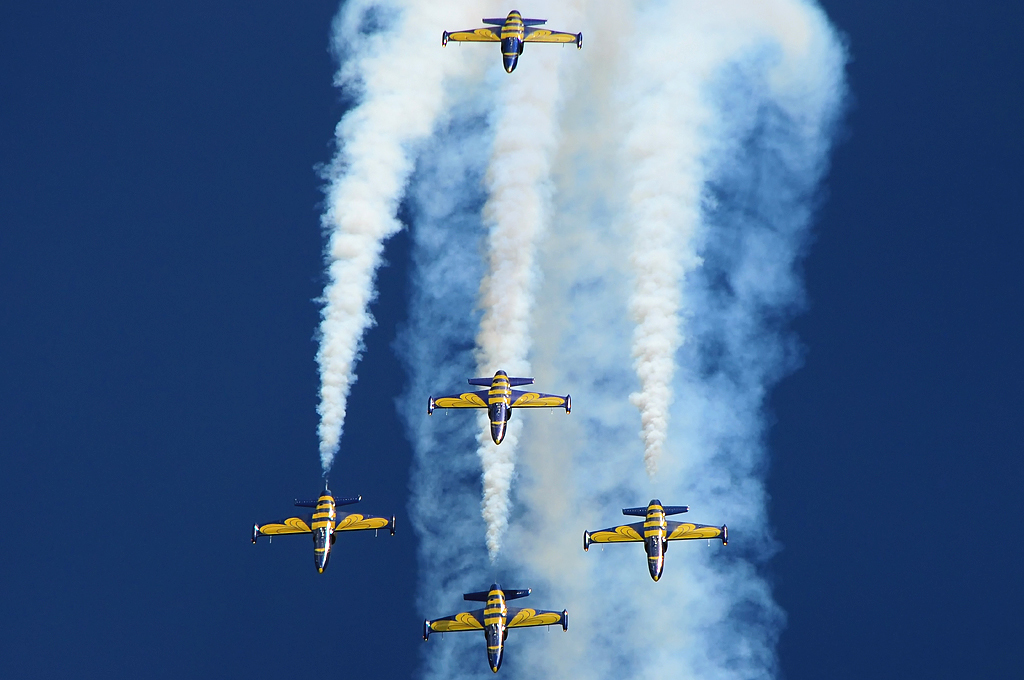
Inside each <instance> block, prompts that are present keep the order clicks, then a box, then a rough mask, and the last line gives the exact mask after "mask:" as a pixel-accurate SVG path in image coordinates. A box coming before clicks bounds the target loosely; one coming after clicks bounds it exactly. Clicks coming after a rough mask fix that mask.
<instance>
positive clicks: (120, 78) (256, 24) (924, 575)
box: [0, 1, 1024, 680]
mask: <svg viewBox="0 0 1024 680" xmlns="http://www.w3.org/2000/svg"><path fill="white" fill-rule="evenodd" d="M1003 4H1004V5H1005V6H1003V7H997V6H996V3H991V4H990V5H989V6H979V5H976V4H973V3H959V4H953V3H947V4H944V5H935V4H926V3H903V4H902V6H901V7H896V6H894V5H893V4H892V3H886V2H878V1H875V2H860V3H850V2H845V3H841V2H827V3H825V6H826V9H827V11H828V12H829V14H830V16H831V17H832V19H833V21H834V22H835V23H836V24H837V25H838V26H839V28H840V29H841V30H842V31H843V32H844V33H845V34H846V35H847V36H848V38H849V41H850V45H851V51H852V55H853V60H852V62H851V64H850V67H849V76H850V85H851V89H852V93H853V96H852V100H851V105H850V109H849V111H848V115H847V117H846V123H845V128H844V129H845V132H844V139H843V141H842V143H841V145H840V146H839V147H838V150H837V152H836V154H835V156H834V163H833V169H832V172H831V174H830V176H829V178H828V181H827V196H826V197H825V202H824V204H823V207H822V210H821V213H820V219H819V221H818V224H817V226H816V228H815V233H816V235H817V238H816V242H815V243H814V245H813V247H812V249H811V250H810V254H809V257H808V259H807V261H806V273H807V285H808V290H809V300H810V307H809V310H808V312H807V313H806V314H805V315H804V316H802V317H801V318H800V319H799V320H798V321H797V322H796V324H795V327H796V330H797V332H798V333H799V335H800V337H801V339H802V341H803V343H804V344H805V346H806V363H805V366H804V367H803V369H802V370H800V371H799V372H798V373H796V374H795V375H793V376H792V377H790V378H789V379H787V380H786V381H785V382H784V383H783V384H782V385H781V386H780V387H779V388H778V389H777V390H776V392H775V393H774V395H773V397H772V399H771V406H772V410H773V414H774V418H775V425H774V427H773V429H772V432H771V437H770V444H771V448H772V450H773V455H772V465H771V469H770V478H769V488H770V492H771V495H772V507H771V512H772V520H773V522H774V525H775V526H776V528H777V535H778V537H779V539H780V541H781V543H782V546H783V548H782V551H781V552H780V553H779V555H778V557H777V558H776V559H775V560H774V563H773V567H772V574H773V578H774V580H775V583H776V593H777V596H778V598H779V600H780V602H781V603H782V605H783V607H784V608H785V609H786V610H787V612H788V617H789V623H788V628H787V630H786V632H785V633H784V635H783V638H782V641H781V645H780V654H781V663H782V672H783V675H784V676H785V677H786V678H787V679H789V680H803V679H808V680H810V679H817V678H820V677H829V678H858V679H860V678H864V677H871V678H888V677H891V678H903V677H908V676H910V677H929V678H960V677H964V676H970V677H976V676H981V675H994V676H1011V675H1014V674H1015V673H1016V672H1019V661H1018V659H1017V657H1016V642H1017V640H1018V639H1019V638H1020V636H1021V634H1022V633H1024V630H1022V626H1021V624H1020V623H1019V616H1018V614H1017V612H1018V611H1019V610H1020V609H1021V607H1022V605H1024V602H1022V599H1024V598H1022V587H1021V586H1020V584H1019V579H1018V575H1019V572H1020V571H1021V566H1022V564H1024V559H1022V558H1024V551H1022V548H1021V542H1020V539H1021V535H1020V534H1021V532H1020V530H1019V529H1018V528H1017V526H1016V525H1017V523H1018V522H1019V518H1020V516H1021V511H1020V509H1019V505H1018V503H1016V502H1015V501H1016V500H1017V497H1018V496H1019V494H1018V493H1017V490H1018V489H1019V488H1020V487H1021V485H1022V482H1024V464H1022V462H1021V453H1022V449H1024V446H1022V444H1024V441H1022V440H1024V435H1022V428H1021V416H1020V411H1021V407H1022V406H1024V393H1022V392H1024V388H1022V386H1021V377H1022V363H1024V362H1022V359H1021V357H1020V348H1021V347H1022V346H1024V299H1022V297H1024V286H1022V285H1021V273H1020V269H1021V263H1022V252H1024V247H1022V246H1024V236H1022V233H1021V217H1020V216H1021V215H1022V214H1024V198H1022V195H1024V169H1022V167H1024V165H1022V161H1024V149H1022V144H1024V124H1022V122H1021V121H1024V85H1022V83H1024V80H1022V78H1021V72H1022V66H1024V59H1022V48H1021V41H1020V36H1021V35H1024V9H1022V8H1021V7H1019V6H1016V5H1013V4H1012V3H1003ZM335 10H336V5H334V4H333V3H327V2H303V3H284V2H248V3H232V4H228V3H225V4H223V5H213V4H210V3H181V2H178V3H146V4H141V5H140V4H132V3H124V6H123V7H120V8H114V7H111V6H109V5H102V4H98V3H92V4H86V5H82V4H71V3H66V4H61V3H18V4H12V5H11V6H9V7H5V9H4V13H3V17H2V18H0V86H2V95H0V357H2V359H3V361H2V363H0V371H2V374H0V507H2V509H3V511H4V516H5V517H6V518H7V524H8V525H7V529H6V530H5V531H4V532H3V537H2V539H0V541H2V542H0V545H2V546H3V547H2V549H0V582H2V583H3V584H5V585H4V587H3V590H2V592H3V597H2V599H0V621H2V622H3V630H4V635H3V636H0V675H3V676H4V677H11V678H34V677H38V678H50V677H56V676H58V675H64V676H68V677H81V678H90V677H126V678H127V677H139V676H142V675H144V676H146V677H153V678H161V677H167V678H171V677H174V678H177V677H181V676H183V675H188V676H192V677H210V676H214V675H216V676H217V677H219V678H233V677H239V678H241V677H283V676H285V674H288V675H296V674H300V673H301V674H303V675H312V674H313V673H315V672H316V671H317V670H318V663H322V664H324V667H323V670H325V671H327V677H336V676H338V675H341V674H354V673H359V672H362V673H365V674H372V675H373V676H375V677H407V676H409V675H410V673H411V672H412V670H413V669H414V667H415V664H416V659H417V655H418V653H419V650H420V647H421V645H422V644H423V643H422V642H421V641H420V638H419V633H420V627H419V618H418V617H417V615H416V613H415V611H414V609H413V606H412V597H413V593H414V586H415V578H416V576H415V568H414V558H415V539H414V536H413V535H412V533H411V532H410V531H408V522H404V524H403V520H404V519H405V517H404V516H405V502H406V489H407V484H408V479H407V476H408V464H409V460H410V453H409V449H408V446H407V444H406V442H405V440H404V438H403V436H402V433H401V428H400V426H399V423H398V420H397V418H396V417H395V414H394V408H393V398H394V396H395V395H397V394H399V393H400V392H401V390H402V386H403V377H402V374H401V371H400V368H399V366H398V363H397V361H396V359H395V357H394V355H393V353H392V351H391V347H390V345H391V341H392V339H393V337H394V332H395V326H396V324H398V323H401V321H402V319H403V317H404V313H405V312H404V300H405V287H406V285H407V281H406V277H407V271H406V265H407V262H406V260H407V248H406V238H405V236H404V235H401V236H399V237H397V238H396V239H394V240H393V241H392V242H391V243H390V244H389V246H388V259H389V261H390V262H391V265H390V266H389V267H388V268H386V269H384V270H382V272H381V277H380V281H381V294H380V299H379V300H378V302H377V303H376V304H375V307H374V311H375V313H376V315H377V317H378V320H379V322H380V324H379V326H378V327H376V328H375V329H373V330H372V331H371V333H370V335H369V336H368V339H367V344H368V348H369V350H368V352H367V355H366V357H365V359H364V360H363V362H362V364H361V365H360V369H359V376H360V378H359V382H358V384H357V386H356V388H355V390H356V395H357V396H361V397H363V398H361V399H360V398H357V399H354V400H353V408H352V411H350V415H349V421H348V423H349V425H348V429H347V432H346V435H345V439H344V448H343V451H342V455H341V456H340V460H342V461H344V463H343V464H344V473H343V474H342V473H341V470H340V469H338V470H337V471H336V472H335V474H334V475H333V477H332V480H333V486H334V488H335V490H336V491H338V492H341V493H362V494H363V496H364V498H365V500H364V502H363V505H362V507H363V508H364V509H365V510H366V511H368V512H374V513H379V514H385V513H390V512H395V513H397V514H398V516H399V534H398V536H396V537H395V538H393V539H392V538H389V537H381V538H378V539H374V538H373V537H372V536H364V535H357V536H351V537H345V538H346V539H347V540H345V541H344V543H339V544H338V547H339V548H340V550H339V551H338V552H337V553H336V555H335V557H334V558H333V561H332V562H331V566H330V569H329V570H328V572H327V574H325V575H324V576H320V575H318V574H316V572H315V570H314V569H313V567H312V555H311V550H309V547H308V545H307V544H306V543H305V541H301V540H300V541H298V544H295V543H289V542H286V541H284V540H280V541H278V542H275V543H274V544H273V545H266V544H262V543H261V545H259V546H257V547H253V546H252V545H251V544H250V543H249V540H248V533H249V528H250V527H251V524H252V522H253V521H255V520H265V519H270V518H275V517H278V516H281V515H283V514H284V513H285V512H287V511H288V510H289V504H290V501H291V499H292V498H294V497H295V496H307V495H311V494H314V493H315V492H316V490H317V485H318V484H319V462H318V459H317V454H316V432H315V428H316V422H317V417H316V413H315V405H316V389H317V374H316V365H315V363H314V361H313V355H314V352H315V349H316V346H315V343H314V342H313V331H314V328H315V326H316V323H317V319H318V317H317V309H316V306H315V305H314V304H313V302H312V299H313V298H315V297H316V296H317V295H318V294H319V292H320V290H321V287H322V281H321V257H320V250H321V245H322V242H321V236H320V232H319V207H318V204H319V202H320V200H321V194H320V192H319V184H320V181H319V179H318V178H317V176H316V174H315V172H314V170H313V167H314V165H315V164H316V163H320V162H324V161H327V160H328V159H329V158H330V156H331V152H332V148H331V139H332V135H333V128H334V125H335V123H336V122H337V120H338V118H339V116H340V115H341V113H342V110H343V108H342V105H341V103H340V100H339V95H338V93H337V92H336V91H335V90H333V89H332V86H331V82H332V75H333V71H334V64H333V63H332V60H331V57H330V55H329V53H328V51H327V45H328V34H329V29H330V20H331V17H332V16H333V14H334V12H335ZM437 30H441V27H438V29H437ZM410 58H412V57H410ZM497 66H498V65H497V64H496V67H497ZM367 402H375V403H377V404H378V405H379V408H375V409H371V408H368V407H366V406H364V405H363V404H365V403H367ZM403 529H405V530H404V531H403ZM330 641H333V642H331V643H330V646H329V647H328V648H327V649H326V650H324V653H323V654H322V655H320V656H314V654H313V649H314V648H313V645H314V644H315V643H317V642H330ZM484 670H485V671H486V669H484Z"/></svg>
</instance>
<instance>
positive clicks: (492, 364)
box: [477, 3, 578, 561]
mask: <svg viewBox="0 0 1024 680" xmlns="http://www.w3.org/2000/svg"><path fill="white" fill-rule="evenodd" d="M574 9H576V8H575V7H572V6H571V5H570V4H569V3H566V6H562V7H560V10H561V11H559V12H558V13H557V15H554V16H552V17H551V18H549V21H551V22H552V24H551V25H553V26H562V25H565V26H569V25H572V23H573V22H574V21H575V20H576V14H577V13H578V12H575V11H572V10H574ZM567 30H568V29H567ZM525 52H526V53H525V54H524V56H523V58H522V60H521V61H520V65H519V67H518V68H517V70H516V72H515V73H513V74H512V75H511V76H509V77H504V78H503V81H504V82H503V83H502V85H501V87H500V88H499V89H498V92H497V95H498V101H499V104H498V110H497V114H496V116H495V118H494V142H493V149H492V152H491V161H490V165H489V166H488V168H487V181H486V185H487V188H488V190H489V196H488V199H487V203H486V205H485V206H484V211H483V212H484V221H485V223H486V224H487V225H488V263H489V268H488V272H487V275H486V276H485V277H484V279H483V282H482V283H481V287H480V288H481V290H480V305H481V307H482V309H483V319H482V320H481V323H480V332H479V334H478V335H477V347H478V351H477V366H478V370H477V373H478V374H479V375H480V376H487V375H493V374H494V372H495V371H496V370H499V369H501V370H504V371H506V372H507V373H508V374H509V375H510V376H519V377H522V376H528V375H530V363H529V360H528V357H529V353H530V349H531V342H530V338H531V315H532V312H533V304H534V296H535V294H536V290H537V286H538V285H539V282H540V278H541V274H540V271H539V270H538V268H537V265H536V248H537V245H538V243H539V242H540V241H541V239H542V238H543V236H544V234H545V233H546V231H547V229H548V223H549V221H550V208H551V206H550V204H551V192H552V186H551V179H550V175H551V159H552V155H553V154H554V152H555V149H556V148H557V145H558V129H557V127H556V119H557V115H558V111H559V109H560V106H561V98H562V97H561V85H560V83H561V80H562V78H561V77H560V71H561V70H562V64H563V63H564V62H565V58H564V57H565V56H566V55H565V54H564V52H563V50H561V49H559V48H558V47H557V46H553V45H530V46H529V49H528V50H526V51H525ZM573 52H575V50H573ZM577 56H578V55H576V54H571V55H569V57H570V58H572V57H577ZM478 421H479V422H480V424H481V425H482V427H481V433H480V435H479V437H478V441H479V446H478V448H477V454H478V455H479V457H480V461H481V463H482V465H483V501H482V503H481V510H482V513H483V517H484V521H486V522H487V550H488V553H489V554H490V557H491V560H492V561H494V560H495V559H496V557H497V554H498V551H499V550H500V548H501V539H502V536H503V535H504V533H505V530H506V528H507V527H508V516H509V510H510V506H509V491H510V489H511V487H512V479H513V476H514V474H515V459H516V450H517V447H518V444H519V432H520V430H521V428H522V425H521V422H520V420H519V419H515V420H512V421H510V422H509V425H508V429H507V430H506V435H505V439H504V440H503V443H502V444H501V445H500V446H497V445H495V444H494V443H493V442H492V441H491V438H490V433H489V428H488V426H487V424H486V423H487V418H486V417H484V416H481V417H480V418H478Z"/></svg>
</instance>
